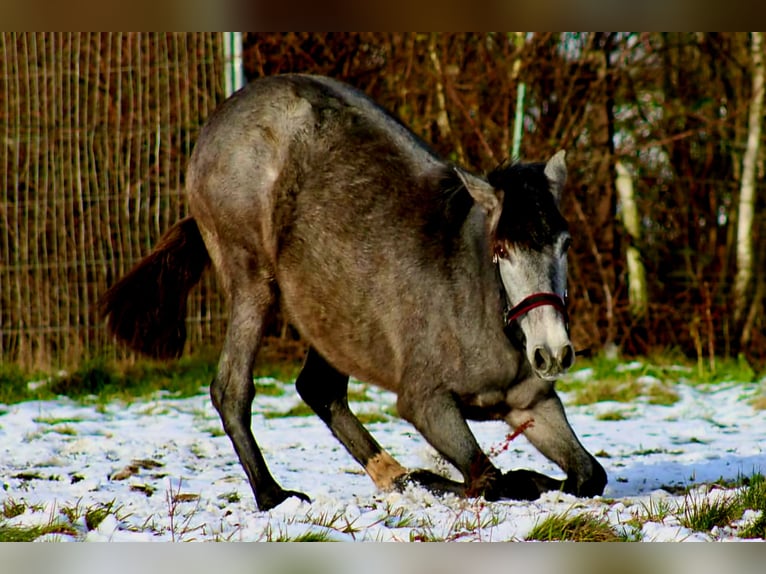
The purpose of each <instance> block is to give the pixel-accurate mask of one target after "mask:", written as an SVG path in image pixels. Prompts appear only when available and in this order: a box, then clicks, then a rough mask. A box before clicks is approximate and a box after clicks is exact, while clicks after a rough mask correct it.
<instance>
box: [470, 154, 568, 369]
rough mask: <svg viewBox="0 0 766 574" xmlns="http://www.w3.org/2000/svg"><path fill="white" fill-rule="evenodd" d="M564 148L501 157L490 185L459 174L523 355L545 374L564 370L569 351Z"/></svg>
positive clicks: (566, 365)
mask: <svg viewBox="0 0 766 574" xmlns="http://www.w3.org/2000/svg"><path fill="white" fill-rule="evenodd" d="M564 155H565V154H564V152H563V151H560V152H558V153H557V154H556V155H554V156H553V157H552V158H551V159H550V160H549V161H548V162H547V163H528V164H523V163H505V164H503V165H501V166H499V167H498V168H497V169H495V170H494V171H492V172H491V173H490V174H489V175H488V176H487V180H488V182H489V185H487V184H486V183H484V182H483V181H481V180H479V179H478V178H473V177H470V176H465V174H461V175H462V177H463V182H464V183H465V185H466V188H468V190H469V192H470V193H471V195H472V196H473V197H474V199H475V200H476V201H477V202H478V203H480V204H481V205H482V206H483V207H484V209H485V211H486V212H487V221H488V226H489V229H488V231H489V234H490V238H491V245H492V246H493V248H494V258H495V261H496V263H497V268H498V272H499V273H498V274H499V276H500V279H501V283H502V287H503V290H504V292H505V296H506V299H507V304H508V308H509V311H508V314H507V321H508V322H509V323H512V322H515V323H516V324H517V325H518V327H519V328H520V330H521V332H522V333H523V339H524V341H525V345H524V346H525V352H526V355H527V359H528V360H529V363H530V365H531V366H532V368H533V369H534V371H535V373H536V374H537V375H538V376H539V377H542V378H544V379H554V378H556V377H558V376H559V375H561V374H563V373H564V372H566V371H567V369H569V368H570V367H571V366H572V364H573V363H574V359H575V351H574V347H573V346H572V343H571V341H570V339H569V326H568V316H567V311H566V284H567V250H568V249H569V245H570V243H571V239H570V236H569V231H568V227H567V222H566V220H565V219H564V217H563V216H562V215H561V212H560V211H559V202H560V198H561V191H562V188H563V187H564V183H565V181H566V163H565V161H564Z"/></svg>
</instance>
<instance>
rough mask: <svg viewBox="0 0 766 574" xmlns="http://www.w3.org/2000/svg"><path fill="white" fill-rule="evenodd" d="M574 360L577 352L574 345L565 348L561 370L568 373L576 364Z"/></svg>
mask: <svg viewBox="0 0 766 574" xmlns="http://www.w3.org/2000/svg"><path fill="white" fill-rule="evenodd" d="M574 358H575V352H574V348H573V347H572V345H567V346H566V347H564V350H563V352H562V353H561V368H562V369H563V370H565V371H566V370H567V369H568V368H569V367H571V366H572V365H573V364H574Z"/></svg>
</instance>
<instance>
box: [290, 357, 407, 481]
mask: <svg viewBox="0 0 766 574" xmlns="http://www.w3.org/2000/svg"><path fill="white" fill-rule="evenodd" d="M295 385H296V387H297V389H298V393H299V394H300V395H301V397H302V398H303V400H304V401H306V404H308V405H309V406H310V407H311V408H312V409H313V410H314V412H315V413H316V414H317V415H319V418H321V419H322V420H323V421H324V422H325V423H326V424H327V426H328V427H330V430H331V431H332V433H333V434H334V435H335V437H336V438H337V439H338V440H339V441H340V442H341V443H342V444H343V446H345V447H346V450H348V452H349V453H350V454H351V456H353V457H354V458H355V459H356V461H357V462H358V463H359V464H361V465H362V466H363V467H364V469H365V471H367V474H368V475H370V478H372V480H373V482H375V485H376V486H377V487H378V488H380V489H382V490H389V489H391V488H392V487H393V486H395V485H394V481H395V479H397V478H399V477H401V476H403V475H404V474H405V473H406V472H407V470H406V469H405V468H404V467H403V466H401V465H400V464H399V463H398V462H396V460H394V458H393V457H392V456H391V455H390V454H388V453H387V452H386V451H385V450H383V448H382V447H381V446H380V445H379V444H378V443H377V442H376V441H375V439H374V438H372V435H370V433H369V432H368V431H367V429H365V428H364V427H363V426H362V423H360V422H359V419H357V418H356V416H355V415H354V413H353V412H351V409H350V408H349V406H348V375H344V374H342V373H340V372H338V371H337V370H336V369H335V368H334V367H332V366H331V365H330V364H329V363H327V361H325V359H324V358H323V357H322V356H321V355H320V354H319V353H318V352H317V351H316V350H315V349H314V348H313V347H312V348H310V349H309V351H308V355H307V356H306V362H305V363H304V365H303V370H301V373H300V375H298V379H297V381H296V382H295Z"/></svg>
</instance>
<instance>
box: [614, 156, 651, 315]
mask: <svg viewBox="0 0 766 574" xmlns="http://www.w3.org/2000/svg"><path fill="white" fill-rule="evenodd" d="M615 170H616V171H617V178H616V179H615V187H616V188H617V195H618V197H619V199H620V216H621V218H622V223H623V225H624V226H625V230H626V231H627V232H628V236H629V237H630V241H629V243H628V248H627V254H626V255H627V265H628V304H629V305H630V313H631V315H633V317H634V318H636V319H639V318H641V317H644V316H645V315H646V309H647V289H646V271H645V269H644V262H643V261H642V259H641V253H640V251H639V250H638V247H637V246H638V245H639V244H640V241H641V218H640V217H639V215H638V208H637V207H636V197H635V190H634V187H633V178H632V177H631V175H630V172H629V171H628V169H627V168H626V167H625V166H624V165H623V164H622V162H620V161H618V162H617V163H616V165H615Z"/></svg>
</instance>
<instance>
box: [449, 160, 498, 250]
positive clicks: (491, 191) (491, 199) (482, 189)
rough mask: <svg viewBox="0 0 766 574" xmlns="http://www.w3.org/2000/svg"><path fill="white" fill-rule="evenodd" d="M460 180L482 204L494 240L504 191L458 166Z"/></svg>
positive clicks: (477, 201) (491, 237)
mask: <svg viewBox="0 0 766 574" xmlns="http://www.w3.org/2000/svg"><path fill="white" fill-rule="evenodd" d="M455 172H456V173H457V175H458V177H459V178H460V181H462V182H463V185H464V186H465V188H466V189H467V190H468V193H469V194H471V197H472V198H473V200H474V201H475V202H476V203H478V204H479V206H481V208H482V209H483V210H484V212H485V213H486V214H487V231H488V232H489V237H490V240H491V241H494V238H495V231H496V230H497V223H498V221H500V212H501V211H502V210H503V192H502V190H499V189H495V188H494V187H492V186H491V185H490V184H489V183H487V182H486V181H484V180H483V179H481V178H478V177H476V176H475V175H471V174H470V173H468V172H465V171H463V170H462V169H460V168H458V167H456V168H455Z"/></svg>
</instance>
